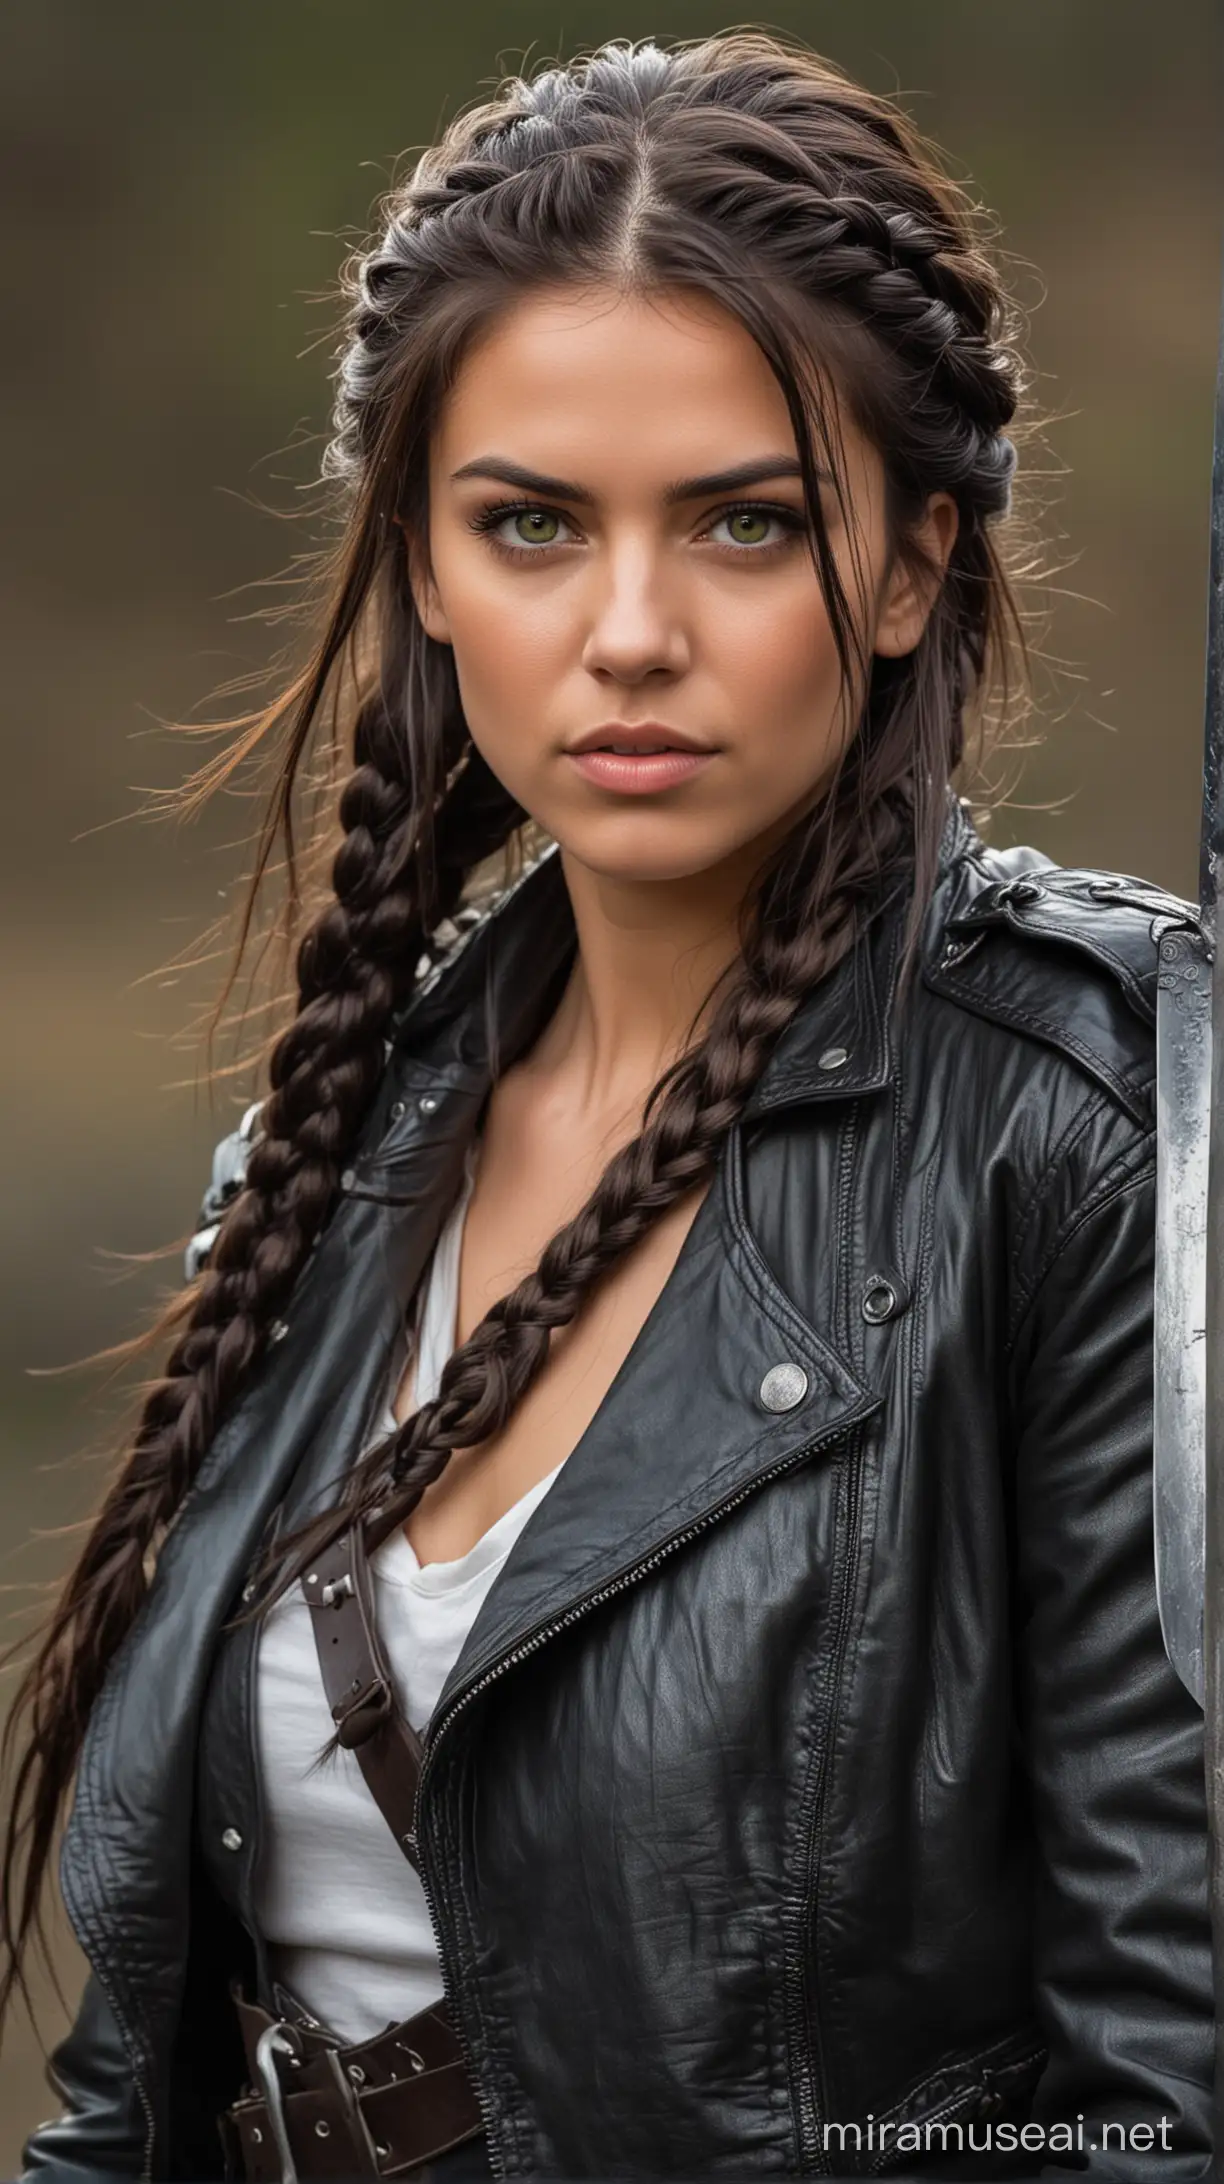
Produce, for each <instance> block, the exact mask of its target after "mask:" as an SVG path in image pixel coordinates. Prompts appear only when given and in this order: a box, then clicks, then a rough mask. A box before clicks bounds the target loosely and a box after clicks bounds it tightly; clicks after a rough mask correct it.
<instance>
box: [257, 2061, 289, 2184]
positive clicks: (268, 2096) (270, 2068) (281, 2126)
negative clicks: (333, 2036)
mask: <svg viewBox="0 0 1224 2184" xmlns="http://www.w3.org/2000/svg"><path fill="white" fill-rule="evenodd" d="M288 2029H289V2028H288V2026H287V2025H285V2024H283V2023H282V2024H278V2025H269V2026H268V2027H267V2030H266V2031H264V2032H261V2033H260V2035H259V2039H258V2041H257V2043H256V2047H255V2068H256V2071H257V2072H258V2075H259V2083H260V2085H261V2086H262V2088H263V2097H264V2101H265V2103H266V2106H267V2110H268V2121H269V2123H270V2124H271V2126H272V2136H273V2138H274V2139H275V2141H276V2151H277V2154H278V2156H279V2158H280V2165H281V2184H298V2173H297V2166H296V2164H295V2162H294V2159H293V2148H292V2147H291V2146H290V2144H289V2132H288V2129H287V2127H286V2124H285V2103H284V2096H283V2095H282V2093H281V2082H280V2078H279V2077H278V2075H277V2070H276V2057H277V2056H278V2055H288V2056H289V2057H290V2058H291V2059H292V2060H293V2061H294V2062H296V2061H297V2049H296V2048H295V2047H294V2045H293V2042H292V2040H287V2039H286V2038H285V2034H286V2032H287V2031H288Z"/></svg>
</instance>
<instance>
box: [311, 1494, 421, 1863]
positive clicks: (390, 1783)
mask: <svg viewBox="0 0 1224 2184" xmlns="http://www.w3.org/2000/svg"><path fill="white" fill-rule="evenodd" d="M302 1590H303V1592H304V1593H305V1595H306V1599H307V1602H308V1604H309V1607H310V1620H311V1626H312V1628H313V1631H314V1640H315V1645H316V1648H317V1649H318V1655H319V1667H320V1669H321V1671H322V1675H323V1689H324V1690H325V1691H326V1693H327V1702H328V1705H329V1706H330V1707H331V1711H332V1720H333V1721H334V1722H335V1724H336V1733H337V1735H338V1737H339V1739H340V1742H341V1744H343V1745H344V1747H345V1749H346V1750H348V1751H350V1752H353V1753H355V1754H356V1758H357V1764H358V1766H359V1767H360V1769H361V1772H362V1774H363V1775H364V1776H365V1779H366V1783H367V1786H368V1788H369V1791H370V1795H371V1796H372V1798H373V1799H374V1802H375V1804H376V1805H377V1806H378V1809H379V1811H380V1812H381V1814H382V1816H383V1819H384V1820H385V1821H386V1823H387V1826H388V1827H389V1828H390V1830H391V1833H392V1834H393V1836H394V1837H395V1840H396V1842H397V1843H398V1844H399V1846H400V1849H401V1850H402V1851H403V1852H404V1855H405V1857H406V1858H408V1859H409V1861H410V1862H411V1864H412V1865H413V1866H414V1867H415V1868H416V1870H417V1872H418V1873H419V1872H420V1861H419V1859H418V1857H417V1839H416V1829H415V1820H416V1793H417V1784H418V1783H419V1781H420V1778H421V1740H420V1738H419V1737H418V1735H417V1733H416V1731H415V1729H414V1728H413V1727H412V1725H411V1723H410V1722H407V1721H405V1719H404V1716H403V1714H402V1713H401V1711H400V1708H399V1707H398V1706H397V1704H396V1701H395V1693H394V1689H393V1687H392V1683H391V1676H390V1671H389V1670H388V1667H387V1662H386V1656H385V1655H384V1653H383V1649H382V1644H381V1641H380V1639H379V1635H378V1626H377V1623H376V1622H375V1618H374V1607H373V1593H372V1586H371V1579H370V1565H369V1560H368V1556H367V1553H366V1541H365V1534H364V1531H363V1530H362V1527H361V1525H360V1524H357V1525H355V1526H354V1527H353V1529H352V1530H351V1531H348V1532H346V1533H345V1534H344V1536H343V1538H342V1539H338V1540H336V1541H335V1542H334V1544H333V1545H332V1546H331V1547H329V1548H327V1549H326V1551H325V1552H324V1553H323V1554H321V1555H320V1556H319V1558H318V1561H317V1563H316V1565H315V1567H314V1569H313V1570H310V1571H308V1572H307V1574H306V1576H305V1577H304V1578H303V1579H302Z"/></svg>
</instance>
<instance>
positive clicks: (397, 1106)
mask: <svg viewBox="0 0 1224 2184" xmlns="http://www.w3.org/2000/svg"><path fill="white" fill-rule="evenodd" d="M407 1112H408V1102H407V1100H396V1101H395V1103H394V1105H393V1107H392V1109H391V1120H392V1122H402V1121H403V1119H404V1117H405V1115H406V1114H407Z"/></svg>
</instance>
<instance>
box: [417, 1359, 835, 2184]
mask: <svg viewBox="0 0 1224 2184" xmlns="http://www.w3.org/2000/svg"><path fill="white" fill-rule="evenodd" d="M877 1408H878V1401H877V1399H876V1398H875V1397H873V1398H872V1399H871V1401H870V1402H869V1403H863V1404H861V1405H860V1406H859V1408H858V1410H856V1411H852V1412H851V1413H850V1414H849V1415H848V1416H846V1417H845V1418H840V1419H839V1420H838V1422H837V1424H836V1425H835V1426H831V1427H829V1428H828V1430H827V1431H826V1432H824V1433H821V1434H818V1435H817V1436H816V1438H815V1440H812V1441H805V1442H804V1444H803V1446H802V1447H801V1448H797V1449H792V1450H791V1452H790V1454H789V1456H786V1457H784V1458H783V1459H782V1461H781V1462H780V1463H776V1464H771V1465H770V1466H769V1468H768V1469H767V1470H765V1471H759V1472H757V1474H756V1476H755V1478H753V1479H752V1480H751V1482H750V1483H749V1484H748V1485H747V1486H744V1487H741V1488H740V1489H739V1491H738V1492H737V1493H735V1494H732V1495H729V1496H728V1498H727V1500H726V1501H721V1502H717V1503H716V1504H715V1506H714V1507H713V1508H712V1509H707V1511H706V1513H705V1515H704V1516H703V1517H701V1518H699V1519H698V1521H697V1523H695V1524H690V1525H686V1526H685V1527H684V1529H683V1530H682V1531H679V1532H673V1534H672V1536H671V1538H670V1539H667V1540H664V1542H663V1544H662V1546H660V1547H656V1548H655V1549H654V1551H653V1552H652V1553H651V1554H649V1555H647V1556H646V1558H645V1560H644V1561H642V1562H635V1563H633V1564H632V1565H631V1567H630V1568H629V1569H628V1570H622V1571H621V1573H620V1574H619V1576H617V1577H614V1578H612V1579H610V1580H609V1582H608V1583H607V1584H606V1585H601V1586H600V1587H599V1589H598V1591H596V1592H593V1593H588V1594H587V1596H586V1598H585V1599H583V1600H580V1601H577V1602H576V1603H575V1604H574V1606H573V1607H572V1608H567V1610H566V1612H565V1614H564V1615H559V1616H557V1617H555V1618H554V1620H553V1621H552V1622H550V1623H543V1624H541V1626H540V1628H539V1630H537V1631H534V1632H533V1633H532V1635H531V1636H530V1637H529V1638H525V1639H524V1640H523V1641H522V1643H521V1644H519V1645H517V1646H515V1647H514V1649H513V1651H512V1652H510V1653H507V1654H504V1655H503V1656H502V1658H501V1660H499V1661H497V1662H495V1663H494V1665H493V1667H492V1668H490V1669H486V1671H485V1673H484V1675H483V1676H480V1677H478V1679H477V1681H476V1682H475V1683H474V1684H471V1685H470V1686H469V1687H468V1689H467V1690H466V1691H465V1692H464V1693H463V1696H462V1698H459V1699H456V1700H455V1701H454V1702H453V1703H452V1705H451V1708H450V1711H449V1712H448V1713H447V1714H446V1715H445V1716H444V1718H443V1720H442V1721H441V1723H440V1724H439V1725H438V1727H437V1729H436V1730H434V1732H433V1734H432V1735H430V1733H429V1731H428V1730H427V1731H426V1740H425V1756H424V1761H423V1764H422V1767H421V1773H420V1777H419V1779H418V1782H417V1794H416V1802H415V1806H414V1809H413V1833H414V1835H415V1836H416V1837H417V1840H418V1842H419V1840H420V1829H421V1809H422V1799H423V1794H424V1789H425V1783H426V1780H427V1778H428V1776H429V1773H430V1770H431V1768H432V1766H433V1764H434V1758H435V1754H436V1753H437V1750H438V1746H439V1745H440V1744H441V1742H442V1739H443V1737H444V1736H445V1735H446V1733H447V1732H448V1731H449V1729H450V1728H451V1725H452V1724H453V1723H454V1722H455V1721H457V1720H458V1718H459V1716H460V1714H462V1713H463V1712H464V1711H465V1710H466V1708H467V1707H469V1706H470V1705H471V1703H472V1701H473V1699H476V1698H478V1697H479V1696H480V1694H481V1692H482V1691H487V1690H488V1688H489V1686H490V1684H493V1683H496V1682H497V1681H498V1679H499V1678H500V1677H502V1676H504V1675H505V1673H506V1671H507V1669H509V1668H513V1667H515V1666H516V1665H517V1663H518V1662H520V1661H525V1660H526V1659H528V1657H529V1656H530V1655H531V1654H533V1653H536V1652H538V1651H539V1649H540V1647H541V1646H542V1645H545V1644H546V1643H547V1641H548V1640H549V1639H550V1638H555V1637H556V1635H557V1633H558V1632H559V1631H563V1630H567V1629H568V1628H569V1626H570V1625H571V1624H572V1623H577V1622H579V1621H580V1620H581V1618H582V1617H583V1616H584V1615H586V1614H587V1613H588V1612H589V1611H590V1609H592V1608H597V1607H601V1606H602V1605H603V1603H604V1601H605V1600H611V1599H613V1598H614V1597H615V1595H616V1594H617V1593H621V1592H627V1591H628V1590H629V1588H630V1587H631V1586H632V1585H635V1584H636V1583H637V1581H638V1579H639V1578H641V1577H644V1576H646V1575H648V1574H649V1572H650V1571H652V1570H655V1569H657V1568H658V1566H659V1564H660V1563H662V1562H665V1561H666V1560H667V1559H668V1557H669V1555H672V1554H674V1553H675V1551H676V1549H677V1548H678V1547H683V1546H686V1545H687V1543H688V1542H689V1540H691V1539H696V1538H697V1537H698V1536H699V1535H700V1534H701V1533H702V1532H704V1531H706V1530H708V1528H709V1526H710V1525H711V1524H713V1523H714V1522H715V1521H716V1520H717V1519H718V1518H720V1517H723V1516H725V1515H726V1513H727V1511H728V1510H731V1509H735V1508H737V1507H738V1506H739V1504H740V1503H741V1502H745V1501H748V1500H750V1499H751V1497H752V1495H753V1494H755V1493H756V1492H757V1490H758V1488H760V1487H762V1486H767V1485H768V1483H769V1481H770V1480H771V1479H776V1478H780V1477H781V1476H782V1474H783V1473H784V1472H787V1471H792V1470H794V1469H795V1468H796V1467H797V1466H798V1465H799V1464H801V1463H803V1462H805V1461H806V1459H807V1458H808V1457H811V1456H815V1455H818V1454H819V1453H820V1451H821V1449H823V1448H827V1447H828V1446H829V1445H830V1443H831V1442H833V1441H836V1440H839V1439H840V1438H841V1437H842V1435H843V1434H846V1433H849V1432H850V1431H851V1429H852V1428H853V1427H854V1426H856V1425H858V1424H859V1422H860V1420H861V1419H863V1418H864V1417H866V1416H868V1415H869V1414H870V1412H871V1411H873V1410H875V1409H877ZM420 1877H421V1886H422V1888H423V1890H424V1893H425V1901H426V1904H427V1906H428V1909H429V1915H430V1919H431V1921H432V1923H433V1927H434V1938H435V1940H436V1941H437V1944H438V1965H439V1970H440V1972H441V1974H442V1984H443V1987H444V1988H445V1990H446V1997H447V2001H448V2003H449V2004H450V2011H451V2016H452V2018H453V2019H454V2021H455V2029H456V2031H457V2033H458V2035H459V2044H460V2046H461V2048H462V2050H463V2055H464V2059H465V2061H466V2063H467V2066H468V2075H469V2077H471V2078H472V2084H473V2090H474V2091H475V2094H476V2098H477V2100H478V2102H479V2104H480V2111H481V2114H482V2116H483V2117H484V2119H485V2131H486V2136H487V2138H488V2144H489V2161H490V2165H491V2167H492V2170H493V2174H494V2175H495V2176H499V2177H504V2176H505V2174H506V2167H505V2163H504V2161H503V2160H502V2157H501V2154H500V2151H499V2149H498V2146H497V2143H496V2140H495V2138H494V2136H493V2132H492V2129H491V2127H490V2125H491V2118H490V2113H489V2108H488V2104H487V2102H486V2101H485V2098H484V2094H483V2091H482V2089H481V2087H480V2086H479V2085H478V2084H477V2083H476V2079H475V2076H474V2074H473V2071H472V2054H471V2049H470V2047H469V2045H468V2041H467V2035H466V2033H465V2032H464V2029H463V2026H462V2022H461V2018H460V2014H459V2011H458V2010H457V2008H456V2006H455V1996H454V1985H453V1982H452V1980H451V1979H450V1977H449V1974H448V1970H447V1965H446V1959H445V1953H444V1950H443V1947H442V1936H441V1932H440V1929H439V1926H438V1920H437V1914H436V1905H435V1901H434V1897H433V1895H432V1893H431V1890H430V1886H429V1882H428V1880H427V1878H426V1874H425V1864H424V1860H422V1863H421V1876H420Z"/></svg>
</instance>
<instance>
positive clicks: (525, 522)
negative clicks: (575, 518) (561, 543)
mask: <svg viewBox="0 0 1224 2184" xmlns="http://www.w3.org/2000/svg"><path fill="white" fill-rule="evenodd" d="M559 520H560V519H559V517H557V516H555V515H553V514H552V513H551V512H550V511H549V510H548V509H547V508H520V510H519V512H518V514H517V515H516V516H515V518H514V528H515V530H516V531H517V532H518V535H519V537H520V538H521V539H523V540H524V541H527V542H529V543H530V544H531V545H533V546H553V545H555V544H556V538H557V525H558V522H559Z"/></svg>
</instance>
